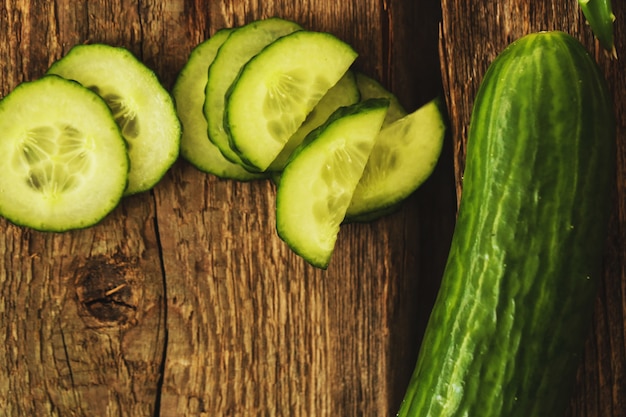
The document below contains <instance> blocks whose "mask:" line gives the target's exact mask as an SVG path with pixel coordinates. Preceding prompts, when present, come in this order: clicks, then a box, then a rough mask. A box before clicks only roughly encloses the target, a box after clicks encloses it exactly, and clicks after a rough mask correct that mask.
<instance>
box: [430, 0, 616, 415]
mask: <svg viewBox="0 0 626 417" xmlns="http://www.w3.org/2000/svg"><path fill="white" fill-rule="evenodd" d="M612 3H613V9H614V10H613V11H614V13H615V15H616V16H617V20H616V22H617V24H616V26H615V30H616V31H615V37H616V41H617V49H618V55H619V56H620V59H619V60H611V59H609V58H608V57H607V56H606V54H605V53H604V52H603V51H602V50H601V48H600V46H599V44H598V42H597V41H596V40H594V38H593V36H592V34H591V31H590V30H589V27H588V26H587V25H586V24H585V20H584V17H583V15H582V13H581V12H580V10H579V9H578V4H577V2H575V1H547V0H536V1H532V2H529V1H524V0H503V1H498V2H485V3H483V2H467V1H465V0H443V1H442V12H443V20H442V29H441V32H442V40H441V42H440V51H441V72H442V77H443V84H444V90H445V91H446V97H447V101H448V108H449V112H450V118H451V125H452V129H453V135H454V137H455V147H454V161H455V172H456V178H457V186H456V188H457V192H458V195H460V194H461V188H462V172H463V169H464V160H465V144H466V140H467V128H468V126H469V118H470V114H471V106H472V104H473V98H474V95H475V93H476V90H477V89H478V86H479V84H480V82H481V80H482V76H483V74H484V72H485V70H486V69H487V66H488V65H489V63H490V62H491V61H492V60H493V59H494V58H495V56H496V55H497V54H498V53H499V52H500V51H501V50H502V49H504V48H505V47H506V45H508V44H509V43H510V42H512V41H513V40H515V39H517V38H519V37H520V36H523V35H524V34H527V33H530V32H534V31H541V30H563V31H566V32H568V33H570V34H572V35H574V36H576V37H577V38H578V39H580V40H581V41H582V42H583V44H584V45H585V46H586V47H587V49H588V50H589V51H590V52H591V54H592V55H593V56H594V57H595V59H596V60H597V61H598V63H599V65H600V67H601V69H602V70H603V72H604V73H605V75H606V78H607V81H608V83H609V87H610V89H611V91H612V92H613V100H614V103H615V112H616V117H617V155H616V160H617V164H618V171H617V175H616V187H615V195H614V197H615V203H614V209H613V215H612V219H611V227H610V235H609V237H608V239H607V253H606V257H605V273H604V277H603V280H602V281H601V282H600V289H599V293H598V298H597V303H596V310H595V317H594V322H593V328H592V330H591V334H590V337H589V340H588V343H587V345H586V349H585V352H584V355H583V363H582V364H581V367H580V371H579V375H578V383H577V387H576V392H575V395H574V398H573V399H572V402H571V405H570V409H569V411H568V416H572V417H574V416H575V417H600V416H613V417H617V416H626V382H625V381H626V323H625V322H624V317H625V316H626V291H625V289H626V287H625V285H626V266H625V253H624V247H626V245H625V244H626V172H625V170H626V163H625V162H626V140H625V139H626V98H625V97H626V96H625V95H624V92H625V91H626V65H625V61H624V57H625V56H626V48H625V45H624V40H625V39H626V36H625V35H624V25H623V22H625V21H626V3H625V2H623V1H613V2H612ZM555 325H558V324H555Z"/></svg>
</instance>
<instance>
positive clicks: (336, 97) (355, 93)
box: [269, 71, 361, 171]
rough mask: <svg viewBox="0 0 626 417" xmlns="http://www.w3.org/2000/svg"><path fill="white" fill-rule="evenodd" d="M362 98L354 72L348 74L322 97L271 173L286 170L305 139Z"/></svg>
mask: <svg viewBox="0 0 626 417" xmlns="http://www.w3.org/2000/svg"><path fill="white" fill-rule="evenodd" d="M360 98H361V95H360V94H359V89H358V87H357V83H356V79H355V76H354V73H353V72H352V71H348V72H346V74H345V75H344V76H343V77H342V78H341V79H340V80H339V82H337V84H335V85H334V86H333V87H332V88H331V89H330V90H328V92H327V93H326V94H325V95H324V97H322V99H321V100H320V102H319V103H317V105H316V106H315V108H314V109H313V110H312V111H311V112H310V113H309V114H308V115H307V117H306V119H305V121H304V123H302V125H300V127H299V128H298V130H297V131H296V133H294V134H293V135H292V136H291V137H290V138H289V140H288V141H287V143H286V144H285V147H284V148H283V149H282V150H281V151H280V153H279V154H278V156H277V157H276V159H275V160H274V161H273V162H272V163H271V165H270V167H269V171H281V170H283V169H284V168H285V164H286V163H287V160H288V159H289V157H290V156H291V153H292V152H293V151H294V150H295V149H296V148H297V147H298V146H299V145H300V144H301V143H302V142H303V141H304V138H305V137H306V136H307V135H308V134H309V133H311V131H313V130H314V129H316V128H318V127H319V126H321V125H322V124H323V123H324V122H326V120H328V118H329V117H330V115H331V114H333V112H334V111H335V110H337V109H338V108H339V107H344V106H349V105H351V104H355V103H357V102H358V101H359V100H360Z"/></svg>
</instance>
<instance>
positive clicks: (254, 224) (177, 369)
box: [0, 0, 455, 416]
mask: <svg viewBox="0 0 626 417" xmlns="http://www.w3.org/2000/svg"><path fill="white" fill-rule="evenodd" d="M439 10H440V8H439V3H438V2H435V1H432V0H429V1H419V2H409V1H406V2H402V1H398V2H395V1H394V2H387V1H379V0H368V1H357V0H354V1H346V2H328V1H321V0H310V1H295V0H276V1H269V2H258V1H252V0H250V1H248V0H244V1H235V0H233V1H221V2H217V1H208V2H204V1H155V0H143V1H139V2H131V1H128V0H112V1H105V2H87V1H77V2H75V1H73V2H70V1H67V0H55V1H51V2H39V1H19V2H8V3H3V4H2V5H1V6H0V36H1V37H2V39H0V61H1V62H2V63H3V65H2V66H0V96H5V95H6V94H8V93H9V92H10V91H11V90H12V89H13V88H14V87H15V86H16V85H18V84H19V83H20V82H23V81H28V80H32V79H35V78H38V77H40V76H42V75H43V74H44V73H45V71H46V69H47V68H48V66H49V65H50V64H51V63H52V62H53V61H54V60H55V59H58V58H60V57H62V56H63V55H64V54H65V53H67V52H68V51H69V49H70V48H71V47H72V46H73V45H75V44H79V43H85V42H104V43H108V44H111V45H116V46H123V47H126V48H128V49H129V50H130V51H131V52H133V53H134V54H136V55H137V56H138V57H139V58H140V59H141V60H142V61H143V62H144V63H145V64H146V65H147V66H148V67H150V68H152V69H153V70H154V71H155V72H156V74H157V75H158V77H159V78H160V80H161V82H162V83H163V85H164V86H165V87H166V88H171V86H172V84H173V82H174V81H175V79H176V76H177V74H178V71H179V70H180V68H181V67H182V65H183V64H184V62H185V60H186V59H187V56H188V54H189V52H190V51H191V49H192V48H193V47H194V46H195V45H197V44H198V43H199V42H201V41H203V40H205V39H207V38H208V37H209V36H211V35H212V34H213V33H215V31H216V30H218V29H220V28H223V27H227V26H228V27H231V26H238V25H243V24H245V23H247V22H249V21H251V20H253V19H258V18H263V17H269V16H281V17H284V18H288V19H292V20H295V21H298V22H299V23H300V24H302V25H303V26H304V27H306V28H309V29H313V30H321V31H328V32H331V33H333V34H335V35H337V36H338V37H340V38H342V39H344V40H345V41H347V42H349V43H351V44H352V45H353V46H354V47H355V49H356V50H357V51H358V52H359V54H360V56H359V58H358V60H357V63H356V68H357V69H358V70H360V71H363V72H365V73H367V74H368V75H370V76H373V77H375V78H377V79H379V80H380V81H381V82H382V83H383V84H385V85H387V86H388V87H389V88H391V89H392V90H393V91H395V92H397V94H398V96H399V98H400V99H401V101H402V103H403V104H404V105H405V106H406V107H407V109H409V110H411V109H415V108H417V106H418V105H420V104H422V103H424V102H426V101H427V100H430V99H431V98H433V97H434V96H435V95H436V94H439V93H440V91H441V80H440V77H439V66H438V62H437V22H438V21H439V18H440V17H439V16H440V13H439ZM416 21H419V22H421V23H422V24H421V25H420V26H419V27H417V28H416V27H415V26H414V25H412V24H411V23H412V22H416ZM415 45H419V48H417V49H416V48H415ZM448 156H450V155H448ZM441 184H444V185H443V186H442V185H441ZM452 184H453V180H452V165H451V158H450V157H449V158H447V159H446V162H442V164H441V166H440V168H439V169H438V171H437V173H436V174H435V175H434V176H433V178H432V180H431V181H430V182H429V183H428V184H427V185H425V186H424V188H423V190H422V191H420V192H419V193H416V194H415V195H414V196H412V197H411V198H410V199H409V201H407V202H406V204H405V205H404V206H403V207H402V208H401V210H400V211H398V212H397V213H395V214H393V215H391V216H389V217H387V218H385V219H381V220H380V221H377V222H374V223H372V224H354V225H347V226H345V227H344V228H343V230H342V232H341V235H340V237H339V241H338V246H337V250H336V253H335V254H334V256H333V260H332V264H331V267H330V268H329V269H328V271H320V270H316V269H314V268H312V267H310V266H308V265H307V264H306V263H305V262H304V261H303V260H302V259H300V258H298V257H297V256H295V255H294V254H293V253H292V252H291V251H290V250H289V249H288V248H287V247H286V245H285V244H284V243H283V242H282V241H281V240H280V239H278V237H277V235H276V232H275V222H274V203H275V202H274V195H275V194H274V193H275V190H274V188H273V186H272V185H271V183H269V182H253V183H246V184H244V183H237V182H234V181H224V180H219V179H217V178H215V177H212V176H208V175H206V174H202V173H200V172H198V171H197V170H195V169H194V168H192V167H191V166H190V165H189V164H187V163H186V162H184V161H179V162H178V163H177V164H176V165H175V166H174V167H173V168H172V170H171V171H170V172H169V173H168V174H167V175H166V177H165V178H164V179H163V181H162V182H161V183H160V184H159V185H158V186H157V187H156V188H155V189H154V190H153V191H152V192H149V193H144V194H142V195H138V196H134V197H132V198H128V199H126V200H125V201H124V202H123V203H122V204H121V206H120V207H119V208H118V209H117V210H115V212H113V213H112V214H111V215H110V216H109V217H107V219H106V220H105V221H104V222H103V223H102V224H100V225H98V226H96V227H94V228H90V229H87V230H82V231H75V232H71V233H64V234H44V233H38V232H34V231H31V230H27V229H24V228H19V227H16V226H14V225H12V224H10V223H9V222H6V221H4V220H0V230H1V232H2V233H1V235H0V253H1V254H2V255H3V256H2V258H0V295H1V300H2V301H1V302H0V313H1V317H0V329H2V330H3V331H2V332H1V333H0V334H1V335H2V336H1V337H0V340H1V341H2V343H3V344H4V345H5V346H6V347H7V348H6V349H4V350H0V416H29V415H42V416H47V415H50V416H102V415H106V416H152V415H163V416H171V415H185V416H216V415H224V416H252V415H259V416H260V415H289V416H325V415H336V414H341V415H346V416H356V415H362V416H368V415H371V416H375V415H376V416H377V415H385V414H392V413H393V412H395V410H396V409H397V407H398V404H399V402H400V401H401V398H402V395H403V391H404V387H405V386H406V383H407V381H408V378H409V376H410V373H411V371H412V364H413V362H414V358H415V355H416V352H417V345H418V340H419V337H420V332H421V330H420V328H421V326H423V323H424V322H425V319H426V318H425V317H424V316H425V315H427V313H428V311H429V307H428V306H429V303H431V302H432V298H433V296H434V288H436V285H437V281H438V277H439V276H440V269H441V268H442V264H443V261H444V260H445V256H446V253H447V244H448V243H447V242H448V240H449V235H450V233H451V229H452V224H453V218H454V210H455V207H454V192H453V188H452ZM442 189H445V190H447V191H446V192H443V193H442V192H441V190H442ZM446 216H447V218H446ZM433 220H434V221H433Z"/></svg>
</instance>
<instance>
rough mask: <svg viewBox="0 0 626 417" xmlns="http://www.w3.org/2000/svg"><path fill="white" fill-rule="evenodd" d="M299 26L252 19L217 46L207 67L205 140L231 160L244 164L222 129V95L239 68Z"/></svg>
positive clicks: (283, 22)
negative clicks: (206, 128) (215, 52)
mask: <svg viewBox="0 0 626 417" xmlns="http://www.w3.org/2000/svg"><path fill="white" fill-rule="evenodd" d="M300 29H302V27H301V26H300V25H298V24H296V23H294V22H291V21H289V20H284V19H281V18H269V19H261V20H255V21H253V22H251V23H248V24H247V25H245V26H241V27H239V28H236V29H235V30H234V31H233V32H232V33H231V34H230V36H228V38H227V39H226V41H225V42H224V44H223V45H222V46H221V47H220V48H219V51H218V52H217V55H216V57H215V59H214V61H213V62H212V63H211V65H210V67H209V73H208V80H207V84H206V91H205V97H206V99H205V103H204V116H205V118H206V120H207V123H208V131H209V139H210V140H211V141H212V142H213V144H214V145H215V146H217V147H218V148H219V149H220V151H221V152H222V154H223V155H224V156H225V157H226V159H228V160H229V161H231V162H234V163H237V164H239V165H242V166H245V164H244V163H243V162H242V161H241V158H240V157H239V155H238V154H237V153H236V152H235V151H234V150H232V149H231V147H230V143H229V139H228V135H227V133H226V132H225V130H224V106H225V102H224V96H225V95H226V92H227V91H228V88H229V87H230V85H231V84H232V83H233V81H235V79H236V78H237V75H238V74H239V72H240V71H241V67H243V66H244V64H246V62H248V61H249V60H250V59H251V58H252V57H253V56H255V55H256V54H258V53H259V52H260V51H261V50H262V49H263V48H264V47H266V46H267V45H268V44H270V43H272V42H273V41H274V40H276V39H277V38H280V37H281V36H284V35H287V34H289V33H292V32H294V31H297V30H300Z"/></svg>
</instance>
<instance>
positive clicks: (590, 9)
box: [578, 0, 617, 58]
mask: <svg viewBox="0 0 626 417" xmlns="http://www.w3.org/2000/svg"><path fill="white" fill-rule="evenodd" d="M578 5H579V6H580V10H581V11H582V12H583V15H584V16H585V19H587V22H588V23H589V26H590V27H591V30H592V32H593V33H594V35H595V36H596V38H598V40H599V41H600V45H602V47H603V48H604V49H605V50H606V52H607V53H608V54H609V55H610V56H611V57H613V58H617V51H616V50H615V42H614V39H613V38H614V35H613V24H614V22H615V15H614V14H613V8H612V6H611V0H578Z"/></svg>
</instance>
